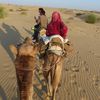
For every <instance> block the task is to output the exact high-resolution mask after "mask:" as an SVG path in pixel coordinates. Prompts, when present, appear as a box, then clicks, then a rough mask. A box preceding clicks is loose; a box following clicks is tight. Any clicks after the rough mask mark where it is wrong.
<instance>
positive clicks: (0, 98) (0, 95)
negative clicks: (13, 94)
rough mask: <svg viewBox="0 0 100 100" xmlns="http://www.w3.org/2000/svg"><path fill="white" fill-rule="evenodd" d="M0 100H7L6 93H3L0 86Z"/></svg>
mask: <svg viewBox="0 0 100 100" xmlns="http://www.w3.org/2000/svg"><path fill="white" fill-rule="evenodd" d="M0 100H7V96H6V93H5V92H4V90H3V88H2V87H1V86H0Z"/></svg>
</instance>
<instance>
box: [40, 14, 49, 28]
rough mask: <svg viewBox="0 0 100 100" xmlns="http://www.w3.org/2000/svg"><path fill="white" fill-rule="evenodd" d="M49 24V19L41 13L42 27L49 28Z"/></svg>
mask: <svg viewBox="0 0 100 100" xmlns="http://www.w3.org/2000/svg"><path fill="white" fill-rule="evenodd" d="M47 24H48V19H47V17H46V16H45V15H41V16H40V26H41V28H45V29H46V28H47Z"/></svg>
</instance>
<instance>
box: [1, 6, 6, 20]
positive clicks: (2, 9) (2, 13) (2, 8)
mask: <svg viewBox="0 0 100 100" xmlns="http://www.w3.org/2000/svg"><path fill="white" fill-rule="evenodd" d="M6 16H7V13H6V12H5V9H4V7H0V18H4V17H6Z"/></svg>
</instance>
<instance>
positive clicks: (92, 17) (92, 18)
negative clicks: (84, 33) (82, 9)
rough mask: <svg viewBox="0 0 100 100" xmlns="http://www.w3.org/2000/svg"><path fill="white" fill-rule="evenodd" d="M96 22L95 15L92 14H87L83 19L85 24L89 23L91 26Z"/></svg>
mask: <svg viewBox="0 0 100 100" xmlns="http://www.w3.org/2000/svg"><path fill="white" fill-rule="evenodd" d="M96 20H97V18H96V15H94V14H89V15H87V16H86V18H85V22H87V23H91V24H94V23H96Z"/></svg>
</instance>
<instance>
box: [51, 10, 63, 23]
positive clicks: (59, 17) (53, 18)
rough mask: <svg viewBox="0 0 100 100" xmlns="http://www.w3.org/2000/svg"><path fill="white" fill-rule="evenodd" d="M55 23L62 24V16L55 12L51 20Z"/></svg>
mask: <svg viewBox="0 0 100 100" xmlns="http://www.w3.org/2000/svg"><path fill="white" fill-rule="evenodd" d="M53 22H61V16H60V13H59V12H57V11H55V12H53V13H52V20H51V23H53Z"/></svg>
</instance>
